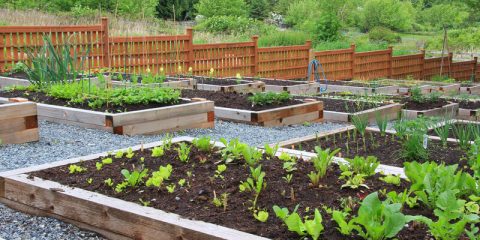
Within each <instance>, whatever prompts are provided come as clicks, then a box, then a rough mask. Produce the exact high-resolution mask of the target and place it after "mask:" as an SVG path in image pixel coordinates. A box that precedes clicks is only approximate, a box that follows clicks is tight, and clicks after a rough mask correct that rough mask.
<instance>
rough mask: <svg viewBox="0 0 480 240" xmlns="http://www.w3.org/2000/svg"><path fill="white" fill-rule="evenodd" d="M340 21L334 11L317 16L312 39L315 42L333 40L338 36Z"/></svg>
mask: <svg viewBox="0 0 480 240" xmlns="http://www.w3.org/2000/svg"><path fill="white" fill-rule="evenodd" d="M339 30H340V21H339V20H338V17H337V15H336V14H335V13H329V12H327V13H324V14H321V15H320V17H318V19H317V21H315V26H314V31H313V34H314V40H315V41H317V42H325V41H335V40H338V38H339V33H338V31H339Z"/></svg>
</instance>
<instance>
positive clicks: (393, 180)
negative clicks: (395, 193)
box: [379, 174, 401, 186]
mask: <svg viewBox="0 0 480 240" xmlns="http://www.w3.org/2000/svg"><path fill="white" fill-rule="evenodd" d="M379 179H380V180H382V181H384V182H386V183H388V184H393V185H395V186H400V183H401V178H400V176H399V175H392V174H388V175H386V176H385V177H380V178H379Z"/></svg>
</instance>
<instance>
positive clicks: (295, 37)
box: [258, 31, 311, 47]
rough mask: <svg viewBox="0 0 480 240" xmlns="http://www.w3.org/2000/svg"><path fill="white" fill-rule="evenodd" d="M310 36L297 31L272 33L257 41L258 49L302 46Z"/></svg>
mask: <svg viewBox="0 0 480 240" xmlns="http://www.w3.org/2000/svg"><path fill="white" fill-rule="evenodd" d="M310 39H311V36H310V35H309V34H307V33H305V32H299V31H272V32H269V33H267V34H265V35H263V36H260V38H259V39H258V46H259V47H274V46H290V45H303V44H305V41H307V40H310Z"/></svg>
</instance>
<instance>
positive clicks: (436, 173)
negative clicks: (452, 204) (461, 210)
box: [404, 162, 477, 209]
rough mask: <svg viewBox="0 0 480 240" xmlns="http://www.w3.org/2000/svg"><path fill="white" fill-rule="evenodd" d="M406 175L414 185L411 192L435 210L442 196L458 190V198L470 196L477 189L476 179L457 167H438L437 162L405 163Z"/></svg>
mask: <svg viewBox="0 0 480 240" xmlns="http://www.w3.org/2000/svg"><path fill="white" fill-rule="evenodd" d="M404 165H405V168H404V171H405V175H406V176H407V178H408V180H409V181H410V182H411V183H412V185H411V186H410V191H411V192H413V193H414V194H415V195H416V196H417V197H418V199H419V200H420V201H421V202H423V203H424V204H425V205H426V206H428V207H429V208H431V209H433V208H435V206H436V205H437V201H438V199H439V197H440V194H441V193H443V192H445V191H447V190H457V191H458V192H457V194H458V196H468V195H471V194H472V193H474V192H475V191H476V189H477V186H476V182H475V179H474V178H473V177H472V176H471V175H470V174H468V173H464V172H462V171H457V167H458V166H457V165H449V166H445V165H443V164H442V165H438V164H437V163H435V162H426V163H423V164H420V163H418V162H405V163H404Z"/></svg>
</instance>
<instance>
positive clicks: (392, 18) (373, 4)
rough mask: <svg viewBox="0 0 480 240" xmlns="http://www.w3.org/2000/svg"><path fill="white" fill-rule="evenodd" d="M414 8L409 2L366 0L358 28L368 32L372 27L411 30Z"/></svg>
mask: <svg viewBox="0 0 480 240" xmlns="http://www.w3.org/2000/svg"><path fill="white" fill-rule="evenodd" d="M414 20H415V8H414V7H413V6H412V4H411V2H410V1H405V2H404V1H400V0H367V1H366V3H365V5H364V6H363V9H362V10H361V18H360V20H359V27H360V28H361V29H362V30H364V31H368V30H370V29H372V28H373V27H378V26H380V27H386V28H390V29H392V30H397V31H408V30H410V29H412V25H413V23H414Z"/></svg>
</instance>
